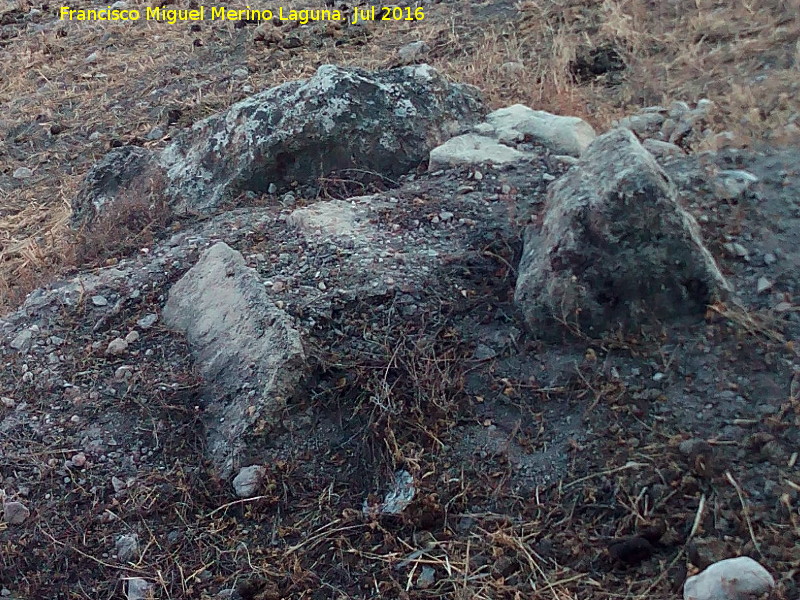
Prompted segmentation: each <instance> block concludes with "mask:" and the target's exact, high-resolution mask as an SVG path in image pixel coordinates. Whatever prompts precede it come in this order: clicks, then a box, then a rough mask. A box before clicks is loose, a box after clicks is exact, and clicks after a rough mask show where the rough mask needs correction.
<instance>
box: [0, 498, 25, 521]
mask: <svg viewBox="0 0 800 600" xmlns="http://www.w3.org/2000/svg"><path fill="white" fill-rule="evenodd" d="M29 516H31V511H30V510H28V509H27V508H26V506H25V505H24V504H22V502H6V504H5V506H4V507H3V520H4V521H5V522H6V523H8V524H9V525H20V524H22V523H24V522H25V520H26V519H27V518H28V517H29Z"/></svg>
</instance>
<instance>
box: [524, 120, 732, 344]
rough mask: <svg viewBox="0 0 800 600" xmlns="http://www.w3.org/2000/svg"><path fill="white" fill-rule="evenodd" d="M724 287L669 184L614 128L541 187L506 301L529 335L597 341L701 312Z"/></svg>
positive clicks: (642, 151) (638, 147)
mask: <svg viewBox="0 0 800 600" xmlns="http://www.w3.org/2000/svg"><path fill="white" fill-rule="evenodd" d="M729 289H730V288H729V286H728V283H727V282H726V281H725V278H724V277H723V276H722V274H721V273H720V271H719V269H718V268H717V266H716V264H715V262H714V259H713V258H712V257H711V255H710V254H709V252H708V250H707V249H706V248H705V246H704V245H703V242H702V240H701V239H700V234H699V229H698V226H697V223H696V222H695V220H694V219H693V218H692V216H691V215H689V214H688V213H687V212H686V211H685V210H684V209H683V208H682V207H681V206H680V205H679V204H678V202H677V201H676V192H675V187H674V185H673V184H672V182H671V181H670V180H669V179H668V178H667V176H666V175H665V174H664V172H663V171H662V169H661V168H660V167H659V166H658V165H657V164H656V162H655V160H654V158H653V157H652V155H651V154H650V153H648V152H647V151H646V150H645V149H644V148H643V147H642V146H641V144H639V142H637V141H636V138H635V137H634V136H633V134H632V133H631V132H630V131H627V130H625V129H617V130H613V131H611V132H609V133H607V134H605V135H603V136H601V137H600V138H598V139H597V140H596V141H595V142H594V143H593V144H592V145H591V146H590V148H589V149H588V150H587V151H586V153H585V154H584V156H583V157H582V159H581V160H580V162H579V163H578V165H577V166H576V167H573V168H572V169H571V170H570V171H569V172H568V173H567V174H566V175H565V176H564V177H563V178H561V179H560V180H559V181H557V182H555V183H554V184H553V185H552V186H551V187H550V189H549V191H548V198H547V204H546V207H545V212H544V216H543V222H542V225H541V227H538V226H536V225H531V226H529V227H528V229H527V231H526V235H525V248H524V251H523V255H522V259H521V262H520V267H519V276H518V280H517V286H516V292H515V301H516V303H517V305H518V306H519V308H520V310H521V311H522V312H523V314H524V316H525V319H526V321H527V323H528V325H529V326H530V328H531V330H532V331H533V332H534V333H535V334H543V333H546V332H547V331H548V329H550V327H551V326H552V324H554V323H556V322H563V323H568V324H574V325H575V326H577V327H580V328H582V329H585V330H586V332H587V333H589V334H591V335H594V336H596V335H599V334H602V333H605V332H609V331H613V330H616V329H618V328H620V327H622V328H623V329H632V330H636V329H638V328H639V327H641V326H645V325H648V324H652V323H653V322H655V321H657V320H659V319H665V318H670V317H674V316H679V315H689V314H694V313H702V312H703V311H704V310H705V307H706V305H707V304H709V303H713V302H714V301H715V300H717V299H719V298H720V297H722V296H724V295H725V294H726V293H727V292H728V291H729Z"/></svg>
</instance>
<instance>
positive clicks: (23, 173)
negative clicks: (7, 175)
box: [11, 167, 33, 179]
mask: <svg viewBox="0 0 800 600" xmlns="http://www.w3.org/2000/svg"><path fill="white" fill-rule="evenodd" d="M11 176H12V177H13V178H14V179H28V178H29V177H33V171H31V170H30V169H29V168H28V167H18V168H17V169H15V170H14V173H13V174H12V175H11Z"/></svg>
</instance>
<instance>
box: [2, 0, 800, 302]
mask: <svg viewBox="0 0 800 600" xmlns="http://www.w3.org/2000/svg"><path fill="white" fill-rule="evenodd" d="M132 4H135V5H139V6H140V7H141V6H145V3H144V2H141V1H140V0H134V2H132ZM283 4H284V6H287V7H297V8H301V7H306V8H307V7H317V6H321V4H322V3H321V1H319V0H308V1H307V2H303V1H300V0H292V1H290V2H285V3H283ZM7 6H9V5H8V4H7ZM71 6H73V7H74V8H80V7H81V6H83V3H80V2H75V3H71ZM87 6H88V5H87ZM229 6H230V7H232V8H236V7H239V5H237V4H233V3H232V4H230V5H229ZM84 7H85V6H84ZM240 7H241V8H244V7H245V5H244V4H242V5H241V6H240ZM31 8H38V5H35V4H34V3H33V2H31V1H30V0H17V2H16V3H15V5H12V7H11V8H10V9H8V8H6V9H5V12H3V13H2V15H0V23H2V25H0V27H2V34H0V57H2V60H0V105H2V106H3V112H2V116H0V139H2V140H4V141H0V313H2V312H5V311H7V310H9V309H10V308H11V307H13V306H15V305H17V304H18V303H19V302H20V301H21V299H22V298H23V297H24V295H25V294H26V293H27V292H29V291H30V290H31V289H32V288H33V287H35V286H38V285H40V284H42V283H43V282H45V281H46V280H47V279H49V278H51V277H53V276H54V275H57V274H59V273H64V272H65V271H67V270H69V269H71V268H74V267H76V266H80V264H79V263H80V261H78V263H76V258H75V253H74V252H71V251H70V250H69V246H70V241H69V240H70V239H71V237H70V236H69V235H67V227H66V222H67V219H68V216H69V210H70V209H69V202H70V199H71V198H72V197H73V196H74V193H75V190H76V188H77V186H78V184H79V182H80V181H81V179H82V177H83V176H84V175H85V173H86V171H87V170H88V169H89V167H90V166H91V165H92V163H93V162H94V161H96V160H97V159H98V158H99V157H100V156H102V154H104V153H105V152H106V151H107V150H108V149H109V148H110V147H112V146H115V145H120V144H125V143H137V144H142V145H151V146H155V147H158V146H160V145H163V144H165V143H166V142H167V141H168V139H169V135H170V134H171V133H172V132H174V127H175V126H182V125H188V124H190V123H191V122H193V121H195V120H197V119H200V118H202V117H205V116H207V115H209V114H211V113H213V112H216V111H219V110H222V109H224V108H225V107H226V106H228V105H230V104H231V103H232V102H234V101H236V100H239V99H241V98H242V97H244V96H246V95H247V94H248V92H247V91H245V90H246V89H252V90H256V91H257V90H260V89H264V88H266V87H269V86H273V85H276V84H279V83H282V82H284V81H287V80H291V79H296V78H299V77H305V76H308V75H310V74H311V73H313V71H314V70H315V69H316V67H317V66H318V65H320V64H323V63H337V64H343V65H356V66H362V67H366V68H379V67H384V66H386V65H388V64H390V63H391V61H392V59H393V57H394V53H395V51H396V49H397V48H399V47H401V46H402V45H403V44H405V43H408V42H410V41H414V40H418V39H423V40H425V41H427V42H428V44H429V45H430V46H431V52H430V56H429V62H430V63H431V64H433V65H434V66H435V67H437V68H439V69H440V70H442V71H443V72H444V73H446V74H447V75H448V76H449V77H450V78H451V79H453V80H460V81H465V82H467V83H472V84H475V85H478V86H480V87H481V88H483V89H484V90H485V93H486V97H487V100H488V101H489V103H490V105H492V106H493V107H498V106H501V105H507V104H510V103H515V102H521V103H524V104H528V105H530V106H532V107H535V108H538V109H544V110H549V111H551V112H556V113H561V114H573V115H577V116H581V117H584V118H586V119H587V120H588V121H590V122H591V123H592V124H594V125H595V126H596V127H598V128H600V129H602V128H605V127H607V126H608V125H609V124H610V123H611V121H612V120H613V119H615V118H619V117H621V116H623V115H624V114H626V113H629V112H631V111H632V110H634V109H635V108H636V107H641V106H643V105H650V104H657V103H666V102H669V101H671V100H674V99H682V100H686V101H690V102H692V101H696V100H698V99H700V98H709V99H711V100H713V101H714V103H715V105H716V113H715V114H714V115H713V117H712V120H713V128H714V130H715V131H723V130H728V131H730V132H732V134H733V136H734V138H735V139H736V143H738V144H741V145H744V144H755V143H759V142H764V141H766V142H770V143H793V142H796V141H797V139H798V133H800V127H799V126H798V119H800V101H799V100H798V98H800V94H799V93H798V91H799V90H798V87H800V76H798V75H800V73H799V71H800V41H798V40H800V0H752V1H750V2H746V1H744V0H738V1H734V2H729V1H714V0H668V1H661V0H602V1H600V0H521V1H519V2H517V3H516V4H514V5H512V3H511V2H509V1H507V0H496V1H490V2H484V3H483V4H472V3H452V4H451V3H446V4H436V5H432V6H426V7H425V10H426V13H427V16H426V19H425V20H423V21H419V22H400V23H380V24H375V25H374V26H372V27H371V36H370V37H369V38H366V39H363V40H355V39H352V38H351V39H345V38H343V37H342V29H343V28H332V27H327V26H325V24H322V25H317V26H311V28H312V29H311V32H310V34H309V35H307V36H306V38H305V39H306V43H305V45H304V46H303V47H300V48H295V49H291V50H282V51H276V49H275V47H274V46H271V47H270V46H267V45H263V44H262V45H254V44H253V41H252V36H253V29H254V27H253V26H248V27H238V26H237V24H235V23H233V22H222V23H221V22H204V23H202V24H200V26H199V29H198V27H197V26H194V27H193V26H192V25H191V24H189V23H178V24H176V25H169V24H166V23H155V22H145V21H141V22H135V23H102V24H101V23H88V22H75V21H73V22H59V21H58V20H57V19H58V17H57V10H58V8H57V7H49V8H45V9H44V10H43V12H42V14H40V15H38V16H31V13H30V12H29V11H30V9H31ZM315 27H316V29H315ZM241 67H246V68H247V69H248V76H247V78H246V80H244V81H242V80H240V79H236V78H234V77H232V76H231V73H232V72H233V71H234V70H235V69H237V68H241ZM245 83H246V84H247V85H249V86H250V88H244V87H243V84H245ZM157 127H158V128H160V129H161V133H162V135H160V136H159V135H155V136H153V135H152V134H153V132H154V130H155V129H156V128H157ZM148 134H150V137H149V138H148ZM21 166H25V167H28V168H30V169H31V170H32V171H33V176H32V177H31V178H29V179H24V180H16V179H14V178H13V177H12V174H13V173H14V172H15V170H16V169H18V168H19V167H21Z"/></svg>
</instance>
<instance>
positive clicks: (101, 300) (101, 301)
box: [92, 295, 108, 306]
mask: <svg viewBox="0 0 800 600" xmlns="http://www.w3.org/2000/svg"><path fill="white" fill-rule="evenodd" d="M92 304H94V305H95V306H108V299H107V298H106V297H105V296H99V295H98V296H92Z"/></svg>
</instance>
